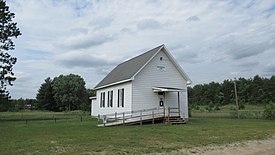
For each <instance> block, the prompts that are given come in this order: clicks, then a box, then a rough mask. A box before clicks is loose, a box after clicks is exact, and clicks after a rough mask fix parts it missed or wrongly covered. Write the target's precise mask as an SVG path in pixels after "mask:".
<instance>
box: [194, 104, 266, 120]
mask: <svg viewBox="0 0 275 155" xmlns="http://www.w3.org/2000/svg"><path fill="white" fill-rule="evenodd" d="M207 108H208V106H197V107H196V108H194V109H192V110H191V114H192V116H193V117H200V118H201V117H207V118H237V112H236V110H233V109H236V105H225V106H221V107H219V108H220V110H211V111H208V110H207ZM263 111H264V106H260V105H245V109H243V110H240V111H239V115H240V118H242V119H243V118H245V119H248V118H249V119H251V118H252V119H263Z"/></svg>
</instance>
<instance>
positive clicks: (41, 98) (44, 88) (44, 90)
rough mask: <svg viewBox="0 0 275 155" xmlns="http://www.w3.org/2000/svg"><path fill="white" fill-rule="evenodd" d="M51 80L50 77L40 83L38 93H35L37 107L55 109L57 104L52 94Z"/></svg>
mask: <svg viewBox="0 0 275 155" xmlns="http://www.w3.org/2000/svg"><path fill="white" fill-rule="evenodd" d="M52 85H53V82H52V80H51V78H50V77H48V78H46V79H45V82H44V83H43V84H41V86H40V88H39V90H38V93H37V95H36V100H37V105H36V106H37V107H36V108H37V109H40V110H50V111H57V110H58V108H57V105H56V102H55V100H54V94H53V86H52Z"/></svg>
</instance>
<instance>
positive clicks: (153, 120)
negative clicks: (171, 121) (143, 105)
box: [152, 110, 155, 124]
mask: <svg viewBox="0 0 275 155" xmlns="http://www.w3.org/2000/svg"><path fill="white" fill-rule="evenodd" d="M152 117H153V119H152V123H153V124H155V115H154V110H153V111H152Z"/></svg>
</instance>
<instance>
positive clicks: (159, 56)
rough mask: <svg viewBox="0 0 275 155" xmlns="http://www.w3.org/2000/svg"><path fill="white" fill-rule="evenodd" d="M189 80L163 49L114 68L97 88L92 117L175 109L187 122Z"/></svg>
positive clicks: (152, 50) (92, 106) (149, 52)
mask: <svg viewBox="0 0 275 155" xmlns="http://www.w3.org/2000/svg"><path fill="white" fill-rule="evenodd" d="M189 83H191V80H190V78H189V77H188V76H187V74H186V73H185V72H184V71H183V69H182V68H181V66H180V65H179V64H178V63H177V62H176V60H175V58H174V57H173V56H172V55H171V53H170V52H169V51H168V49H167V48H166V47H165V45H161V46H158V47H156V48H154V49H151V50H149V51H147V52H145V53H143V54H141V55H139V56H136V57H134V58H132V59H130V60H127V61H125V62H123V63H121V64H119V65H118V66H116V67H115V68H114V69H113V70H112V71H111V72H110V73H109V74H108V75H107V76H106V77H105V78H104V79H103V80H102V81H101V82H99V83H98V84H97V85H96V87H95V88H94V89H95V90H96V96H95V97H90V99H91V115H92V116H98V115H101V116H102V115H106V114H112V113H122V112H130V111H138V110H144V109H153V108H166V107H176V108H178V109H179V112H180V115H181V117H182V118H183V119H185V120H186V119H188V98H187V84H189Z"/></svg>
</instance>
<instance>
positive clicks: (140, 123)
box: [139, 110, 142, 125]
mask: <svg viewBox="0 0 275 155" xmlns="http://www.w3.org/2000/svg"><path fill="white" fill-rule="evenodd" d="M139 125H142V110H140V122H139Z"/></svg>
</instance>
